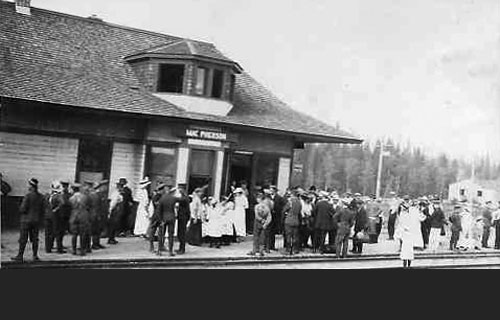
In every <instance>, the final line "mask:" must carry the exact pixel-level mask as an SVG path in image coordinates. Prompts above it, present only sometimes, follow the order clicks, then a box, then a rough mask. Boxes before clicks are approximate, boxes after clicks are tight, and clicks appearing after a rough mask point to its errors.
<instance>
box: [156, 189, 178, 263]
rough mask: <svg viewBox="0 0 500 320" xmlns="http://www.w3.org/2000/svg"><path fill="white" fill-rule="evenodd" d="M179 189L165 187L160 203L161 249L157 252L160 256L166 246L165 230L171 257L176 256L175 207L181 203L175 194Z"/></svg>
mask: <svg viewBox="0 0 500 320" xmlns="http://www.w3.org/2000/svg"><path fill="white" fill-rule="evenodd" d="M176 191H177V189H176V188H173V189H172V186H166V187H165V193H164V194H163V195H162V197H161V198H160V202H159V203H158V210H157V213H158V221H159V222H160V231H159V240H160V241H159V242H160V244H159V248H158V251H157V254H158V255H161V248H162V247H163V246H164V244H165V230H168V252H169V255H170V256H171V257H172V256H175V254H174V250H173V249H174V228H175V220H176V212H175V205H176V204H177V202H178V201H179V199H178V198H176V197H175V196H174V192H176Z"/></svg>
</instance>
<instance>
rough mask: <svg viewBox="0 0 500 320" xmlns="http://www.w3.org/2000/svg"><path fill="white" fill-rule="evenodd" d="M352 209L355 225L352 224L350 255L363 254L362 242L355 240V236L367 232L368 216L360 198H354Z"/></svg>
mask: <svg viewBox="0 0 500 320" xmlns="http://www.w3.org/2000/svg"><path fill="white" fill-rule="evenodd" d="M358 194H359V193H358ZM352 203H353V207H354V208H355V209H354V210H355V218H354V219H355V223H354V236H353V237H352V244H353V245H352V253H357V254H361V253H363V242H362V241H361V240H359V239H358V238H357V234H358V233H360V232H367V230H368V214H367V213H366V209H365V206H364V203H363V200H361V197H359V196H358V197H356V198H355V199H354V200H353V201H352Z"/></svg>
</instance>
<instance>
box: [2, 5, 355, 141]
mask: <svg viewBox="0 0 500 320" xmlns="http://www.w3.org/2000/svg"><path fill="white" fill-rule="evenodd" d="M0 16H1V17H2V19H1V20H0V96H4V97H10V98H18V99H27V100H35V101H41V102H47V103H53V104H58V105H69V106H76V107H83V108H91V109H101V110H110V111H119V112H127V113H133V114H145V115H152V116H164V117H171V118H181V119H192V120H200V121H210V122H214V123H218V124H222V125H228V126H238V127H252V128H259V129H263V130H271V131H274V132H283V133H287V134H290V135H294V136H297V137H300V138H301V139H302V140H303V141H305V142H338V143H360V142H361V141H362V140H361V139H359V138H358V137H355V136H353V135H352V134H349V133H347V132H344V131H341V130H337V129H335V128H333V127H332V126H330V125H327V124H325V123H323V122H321V121H319V120H317V119H315V118H312V117H310V116H308V115H305V114H303V113H300V112H298V111H296V110H294V109H292V108H290V107H289V106H288V105H286V104H285V103H283V102H282V101H280V100H279V99H277V98H276V97H275V96H274V95H273V94H272V93H271V92H270V91H269V90H267V89H266V88H264V87H263V86H262V85H261V84H259V83H258V82H257V81H255V80H254V79H253V78H252V77H251V76H250V75H249V74H248V73H245V72H243V73H241V74H237V75H236V83H235V92H234V96H235V98H234V107H233V109H232V110H231V112H230V113H229V114H228V115H227V116H214V115H206V114H199V113H192V112H186V111H185V110H183V109H182V108H179V107H178V106H176V105H174V104H172V103H169V102H167V101H164V100H162V99H160V98H157V97H155V96H154V95H152V94H151V93H150V92H147V91H146V90H145V89H143V88H142V87H141V84H140V83H139V81H138V80H137V78H136V76H135V74H134V72H133V71H132V69H131V67H130V65H129V64H128V63H127V62H126V61H125V59H124V58H125V57H127V56H130V55H132V54H134V53H138V52H142V51H145V50H146V51H147V50H152V48H153V49H154V48H156V49H158V50H160V51H161V50H167V51H168V50H173V51H174V52H181V51H182V50H186V52H187V50H189V52H190V53H193V50H192V49H193V48H190V45H189V43H191V44H192V45H193V46H194V52H195V53H196V54H199V55H206V56H209V57H212V58H224V59H227V60H229V59H228V58H227V57H225V56H224V55H222V53H220V52H219V51H218V50H217V49H215V47H214V46H213V45H212V44H207V43H204V42H200V41H194V40H185V39H182V38H179V37H174V36H170V35H165V34H159V33H155V32H149V31H144V30H138V29H133V28H128V27H123V26H118V25H114V24H110V23H106V22H102V21H99V20H96V19H89V18H82V17H76V16H71V15H67V14H62V13H57V12H53V11H48V10H44V9H38V8H32V9H31V15H29V16H28V15H23V14H18V13H16V12H15V9H14V3H12V2H6V1H0ZM168 44H170V46H169V45H168ZM186 47H187V48H186ZM229 61H231V60H229Z"/></svg>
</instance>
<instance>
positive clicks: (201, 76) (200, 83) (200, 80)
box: [195, 67, 208, 96]
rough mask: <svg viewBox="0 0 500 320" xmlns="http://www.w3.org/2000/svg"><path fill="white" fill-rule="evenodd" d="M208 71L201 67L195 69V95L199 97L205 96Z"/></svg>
mask: <svg viewBox="0 0 500 320" xmlns="http://www.w3.org/2000/svg"><path fill="white" fill-rule="evenodd" d="M207 82H208V69H207V68H203V67H198V68H196V86H195V93H196V95H199V96H204V95H206V94H207Z"/></svg>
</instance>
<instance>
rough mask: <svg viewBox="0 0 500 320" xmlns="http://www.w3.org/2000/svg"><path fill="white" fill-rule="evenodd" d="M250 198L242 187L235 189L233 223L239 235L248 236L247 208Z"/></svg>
mask: <svg viewBox="0 0 500 320" xmlns="http://www.w3.org/2000/svg"><path fill="white" fill-rule="evenodd" d="M248 207H249V205H248V199H247V197H246V196H245V193H244V191H243V189H242V188H236V190H234V215H233V223H234V228H235V229H236V236H237V237H246V235H247V231H246V230H247V229H246V214H245V213H246V209H248Z"/></svg>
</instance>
